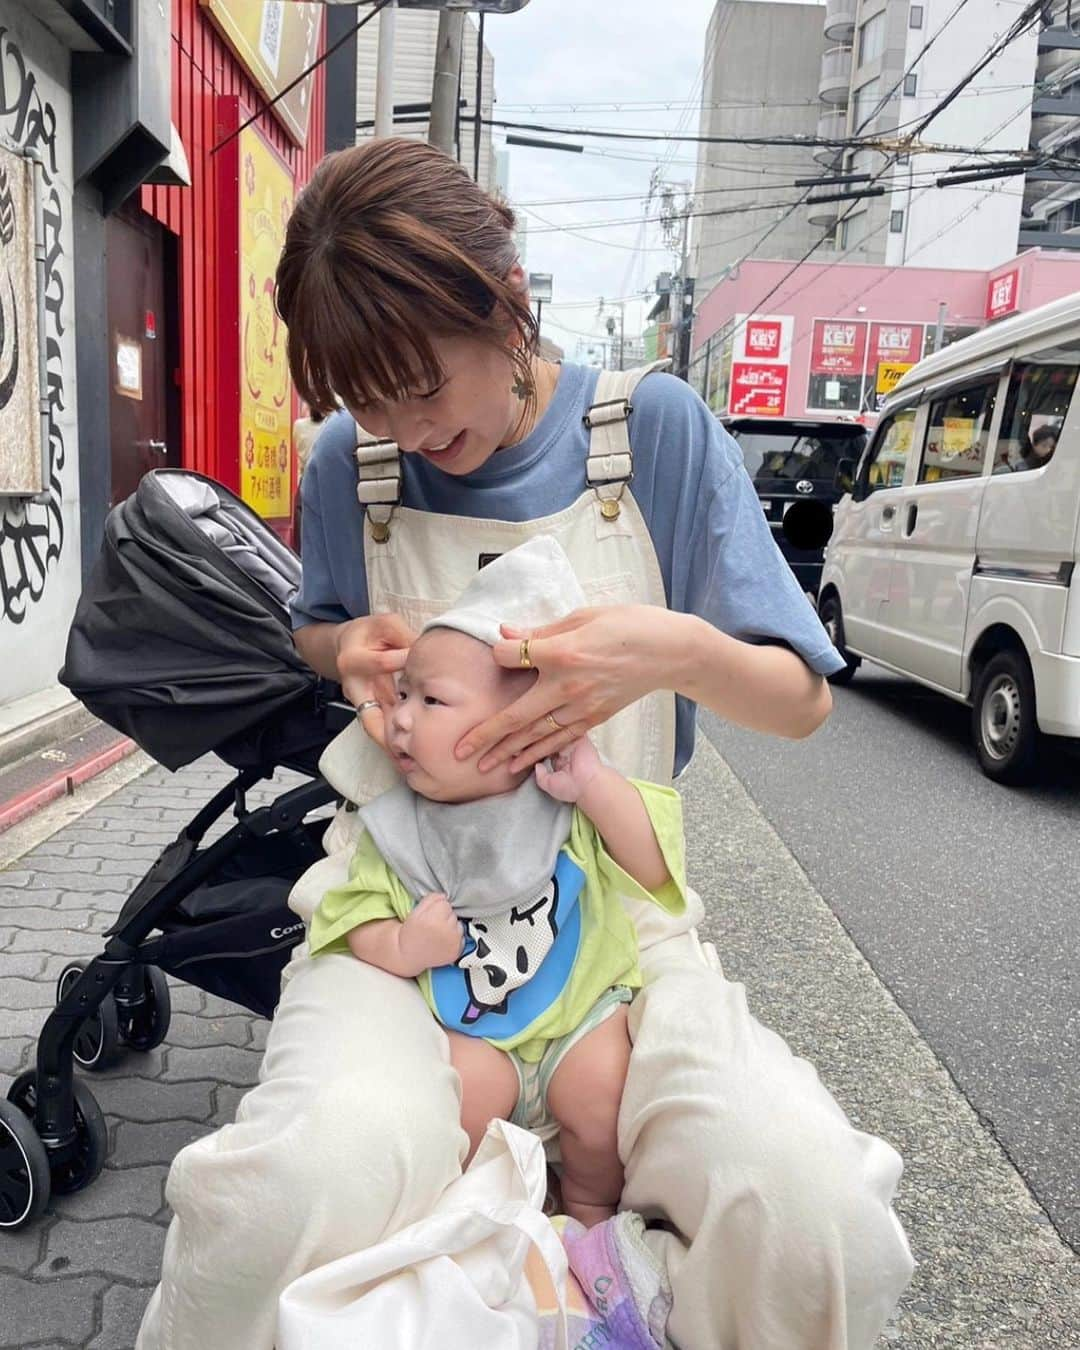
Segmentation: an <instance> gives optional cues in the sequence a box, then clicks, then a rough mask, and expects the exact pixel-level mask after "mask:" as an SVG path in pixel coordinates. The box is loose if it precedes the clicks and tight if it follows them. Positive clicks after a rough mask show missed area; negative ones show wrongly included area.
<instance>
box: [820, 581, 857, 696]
mask: <svg viewBox="0 0 1080 1350" xmlns="http://www.w3.org/2000/svg"><path fill="white" fill-rule="evenodd" d="M818 618H820V620H821V625H822V627H823V628H824V629H825V631H826V633H828V635H829V641H830V642H831V643H832V645H833V646H834V647H835V648H836V650H837V651H838V652H839V653H840V655H841V656H842V657H843V658H844V668H843V670H838V671H836V672H835V674H832V675H830V676H829V677H828V678H829V683H830V684H850V683H851V681H852V679H853V678H854V676H855V672H856V671H857V670H858V669H859V667H860V666H861V665H862V658H861V657H859V656H852V655H851V653H850V652H849V651H848V650H847V648H846V647H845V646H844V616H843V613H842V611H841V609H840V599H839V597H838V596H835V595H829V596H826V597H825V599H824V600H823V601H822V602H821V608H820V609H819V610H818Z"/></svg>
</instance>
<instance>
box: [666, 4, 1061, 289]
mask: <svg viewBox="0 0 1080 1350" xmlns="http://www.w3.org/2000/svg"><path fill="white" fill-rule="evenodd" d="M1018 9H1019V7H1018V6H1016V5H1012V4H1009V3H1006V0H968V3H966V4H965V5H964V7H963V10H962V12H960V11H957V10H956V7H955V5H952V4H948V3H946V0H921V3H916V2H915V0H826V3H825V4H818V5H814V4H810V5H796V4H778V3H769V2H768V0H719V3H718V4H717V6H716V9H715V10H714V12H713V15H712V20H711V22H710V25H709V30H708V34H707V37H706V50H705V71H706V77H705V81H704V86H703V95H702V112H701V128H702V132H703V134H707V135H735V136H744V137H746V138H751V137H753V138H760V137H769V136H775V135H778V134H782V135H793V136H799V135H808V136H816V137H817V138H819V139H823V140H825V139H827V140H833V141H844V140H850V139H851V138H854V137H858V136H862V137H866V136H878V137H882V138H885V139H886V140H888V139H890V138H895V136H896V135H897V134H898V133H899V134H901V135H902V134H903V133H904V132H905V131H908V130H910V129H911V128H913V127H915V126H917V125H918V124H919V122H920V120H921V119H924V118H926V117H927V116H928V115H929V114H930V113H932V112H934V110H935V109H936V108H937V106H938V104H939V103H940V102H941V100H942V98H943V96H944V95H945V94H946V93H947V92H948V91H949V90H951V89H952V88H953V86H954V85H955V84H956V83H957V81H958V80H959V79H960V78H961V76H963V75H964V74H965V73H966V72H967V71H968V70H970V69H971V68H972V67H973V65H974V64H975V63H976V61H977V59H978V58H979V57H981V56H982V55H983V53H985V52H986V51H987V50H988V49H989V48H990V47H991V45H992V44H993V43H994V42H995V41H996V40H997V39H998V38H999V37H1000V36H1001V35H1002V34H1003V33H1004V32H1005V31H1006V30H1007V29H1008V27H1009V24H1010V23H1011V22H1012V21H1013V20H1014V19H1015V18H1016V17H1017V13H1018ZM1068 12H1069V11H1068V5H1067V3H1066V0H1048V4H1047V7H1046V11H1045V13H1044V15H1043V16H1042V18H1041V19H1040V21H1039V23H1038V24H1036V25H1035V26H1033V27H1032V28H1031V29H1030V30H1029V31H1027V32H1025V33H1023V34H1022V35H1020V36H1019V37H1017V38H1015V39H1014V40H1013V41H1011V42H1010V43H1009V44H1008V45H1007V46H1006V47H1005V48H1004V50H1003V51H1001V52H1000V53H998V54H997V55H996V56H995V57H994V58H993V60H992V61H991V62H990V63H989V64H988V65H987V66H986V67H985V68H984V69H983V70H982V71H980V73H979V74H978V75H977V76H975V78H974V79H972V80H971V82H970V83H969V84H968V85H966V86H965V88H964V89H963V91H962V92H961V93H960V95H959V97H957V98H955V99H954V100H953V101H952V102H951V103H949V105H948V106H947V107H945V108H944V109H943V110H942V111H941V112H940V113H938V114H937V115H936V116H935V117H934V118H933V119H932V121H930V122H929V123H928V125H927V128H926V132H925V136H924V139H925V140H926V141H929V142H935V143H940V144H944V145H949V146H955V147H958V148H959V149H957V150H955V151H948V152H942V153H937V152H934V153H917V154H914V155H909V156H907V157H900V158H898V159H896V161H895V162H891V161H892V157H891V156H888V157H887V156H886V154H885V153H883V152H882V151H881V150H876V149H851V148H847V149H845V148H844V147H843V146H840V145H833V146H829V145H821V146H819V147H817V148H816V149H814V150H813V152H812V153H811V152H810V151H809V150H808V151H801V150H799V149H798V148H797V147H795V148H793V147H791V146H764V147H762V146H756V145H746V146H741V147H740V146H738V145H736V146H731V145H715V144H713V145H703V146H702V147H701V150H700V152H699V164H698V172H697V180H696V185H695V203H694V205H695V210H696V211H698V212H702V213H704V214H703V215H702V216H701V217H700V218H699V220H698V221H697V222H695V227H694V244H695V247H694V252H693V255H692V266H691V269H690V274H691V276H694V277H695V278H696V281H697V295H698V296H699V297H700V296H703V295H705V294H706V293H707V292H708V290H709V289H710V287H711V286H712V284H713V283H714V282H715V281H716V280H717V279H718V276H720V275H723V272H724V269H725V268H726V267H730V266H733V265H737V263H738V262H739V261H740V260H741V259H743V258H788V259H797V258H800V257H802V256H803V255H804V254H805V253H806V252H807V251H808V249H810V248H812V247H814V246H815V245H816V246H817V247H816V248H815V249H814V257H815V258H817V259H821V260H824V261H832V260H834V259H836V258H838V257H839V258H844V259H846V260H849V261H853V262H861V263H868V264H872V265H885V266H906V265H909V264H910V265H914V266H917V267H921V268H930V269H934V268H945V269H953V268H991V267H995V266H997V264H999V263H1001V262H1004V261H1005V260H1007V259H1009V258H1011V257H1012V256H1013V255H1014V254H1015V253H1016V252H1017V251H1018V250H1019V249H1022V248H1025V247H1042V248H1051V249H1071V248H1080V11H1078V13H1077V17H1076V18H1075V19H1074V20H1073V22H1072V26H1071V27H1070V25H1069V22H1068ZM924 49H925V50H924ZM965 149H966V150H970V151H974V152H976V153H975V154H974V155H972V154H966V155H965V154H964V153H963V152H962V151H963V150H965ZM1029 150H1030V151H1034V152H1038V153H1040V154H1043V155H1051V154H1052V155H1053V156H1054V157H1055V161H1054V164H1053V165H1052V166H1040V167H1039V168H1037V169H1033V170H1032V171H1031V172H1029V173H1028V174H1027V175H1026V176H1025V175H1019V176H1010V177H1002V178H998V179H988V180H983V181H978V182H969V183H962V184H954V185H950V186H948V187H945V188H940V187H938V186H937V184H936V181H935V180H936V179H937V178H938V177H941V176H943V175H945V174H947V173H949V172H955V171H956V169H957V166H958V165H963V166H965V167H977V166H978V165H979V163H980V162H981V161H982V159H984V158H985V156H986V154H987V153H989V152H998V154H1000V155H1001V156H1003V157H1005V158H1007V157H1008V156H1010V155H1015V154H1024V153H1026V152H1028V151H1029ZM1074 159H1075V160H1076V167H1075V168H1073V167H1072V165H1071V163H1070V161H1071V160H1074ZM883 171H884V172H883ZM815 175H816V176H818V177H820V178H828V177H836V178H848V179H849V182H848V184H847V185H846V187H847V188H852V189H857V188H858V187H859V186H860V185H861V184H865V183H867V182H868V180H869V179H877V177H878V175H880V182H875V183H874V184H873V186H879V187H883V188H884V189H885V191H884V192H883V193H881V194H880V195H874V196H868V197H866V198H864V199H862V200H858V199H850V200H845V201H831V202H829V201H823V202H819V203H816V204H815V203H814V202H813V201H811V202H809V203H807V204H805V205H802V206H799V207H798V208H797V209H795V210H790V209H789V207H790V204H791V203H792V202H793V201H794V200H796V199H798V198H799V197H800V196H801V195H803V193H804V192H805V190H806V189H805V188H803V187H796V186H795V184H796V181H797V180H805V179H809V178H812V177H814V176H815ZM843 190H845V185H843V184H832V185H830V184H827V183H826V184H823V185H821V186H820V187H818V188H817V189H815V190H814V191H813V193H812V194H811V195H812V196H815V197H816V196H820V197H827V196H830V195H833V194H835V193H836V192H838V191H843ZM774 199H775V200H776V201H777V202H783V203H787V204H788V205H786V206H781V207H778V208H777V209H776V210H775V211H774V210H772V209H771V206H769V204H770V203H771V201H772V200H774ZM755 204H756V205H757V206H762V207H768V209H763V210H761V211H758V210H754V211H753V212H752V213H749V214H747V213H745V209H746V208H747V207H752V206H755ZM714 209H715V210H718V211H726V212H727V213H728V214H717V215H711V214H709V213H710V212H711V211H712V210H714Z"/></svg>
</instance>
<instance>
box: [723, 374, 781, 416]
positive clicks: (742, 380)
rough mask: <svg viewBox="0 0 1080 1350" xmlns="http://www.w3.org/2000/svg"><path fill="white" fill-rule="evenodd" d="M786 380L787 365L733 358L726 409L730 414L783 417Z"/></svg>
mask: <svg viewBox="0 0 1080 1350" xmlns="http://www.w3.org/2000/svg"><path fill="white" fill-rule="evenodd" d="M787 382H788V368H787V366H786V365H776V364H773V365H769V364H767V363H765V362H754V361H734V362H732V366H731V389H730V393H729V395H728V410H729V412H730V413H731V415H732V416H733V417H783V415H784V413H785V411H786V409H787Z"/></svg>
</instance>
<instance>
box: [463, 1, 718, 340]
mask: <svg viewBox="0 0 1080 1350" xmlns="http://www.w3.org/2000/svg"><path fill="white" fill-rule="evenodd" d="M714 5H715V0H529V3H528V4H527V6H526V7H525V8H524V9H523V10H520V11H519V12H518V13H516V14H509V15H489V16H488V17H487V19H486V20H485V28H484V41H485V44H486V46H487V47H488V50H489V51H490V52H491V53H492V56H493V57H494V62H495V93H496V99H497V102H496V105H495V112H494V117H495V118H501V119H505V120H507V121H522V122H534V123H542V124H544V125H547V126H556V125H561V126H576V127H592V128H604V129H607V130H612V129H614V130H620V131H630V130H633V131H645V132H647V133H657V132H672V131H676V130H680V129H681V130H682V131H685V132H689V133H691V134H696V133H697V130H698V117H699V104H700V95H701V74H702V65H703V58H704V54H705V32H706V28H707V27H708V22H709V17H710V15H711V13H712V10H713V8H714ZM664 105H668V106H664ZM494 134H495V143H496V146H498V145H499V144H500V143H501V140H502V137H503V136H504V135H505V133H504V132H501V131H499V130H498V129H496V130H495V133H494ZM521 134H523V135H533V136H540V137H543V133H542V132H523V133H521ZM567 139H568V140H572V139H573V138H569V137H568V138H567ZM577 144H581V145H584V146H585V147H586V153H584V154H580V155H578V154H568V153H566V152H564V151H557V150H542V149H533V148H531V147H524V146H512V147H510V198H511V204H512V205H513V206H514V207H515V208H519V209H520V210H521V212H522V213H523V215H524V216H525V218H526V219H527V221H528V244H527V252H526V259H525V263H526V267H527V269H528V270H529V271H532V272H550V273H551V274H552V277H553V286H554V294H553V303H551V304H546V305H544V307H543V314H542V330H543V333H544V336H545V337H548V338H551V339H552V340H553V341H554V342H557V343H558V344H559V345H560V346H561V347H563V348H564V350H565V352H566V356H567V358H568V359H569V360H574V359H580V360H582V361H585V362H588V361H590V360H593V359H598V358H599V355H600V348H599V347H597V346H595V344H594V350H595V357H590V356H589V355H588V354H587V352H586V350H585V349H584V346H581V347H579V336H580V335H583V334H584V335H589V334H593V335H597V336H604V337H606V330H605V327H604V318H603V317H602V316H600V315H598V312H597V311H598V307H599V302H600V297H601V296H602V297H604V299H605V300H606V301H608V302H609V308H608V309H607V310H606V314H612V315H613V316H614V317H615V318H616V319H618V318H619V310H618V307H617V306H611V305H610V302H611V301H614V300H618V299H620V298H624V297H631V298H630V300H629V301H628V303H627V304H626V306H625V313H624V319H625V331H626V336H627V338H630V337H636V336H638V335H640V333H641V331H642V328H643V326H644V323H645V319H644V315H645V312H646V309H647V306H646V305H645V303H643V301H642V300H641V299H640V298H638V299H634V298H633V297H635V296H637V297H640V296H641V294H642V292H644V291H646V290H649V289H651V287H652V285H653V283H654V281H655V280H656V277H657V274H658V273H660V272H663V271H670V270H671V269H672V266H673V264H675V262H676V259H675V257H674V255H673V254H672V253H671V251H670V250H669V249H667V248H665V246H664V240H663V235H662V232H661V229H660V227H659V226H648V227H642V226H641V225H640V224H637V223H630V224H626V225H619V226H617V227H608V226H599V225H594V228H593V229H592V230H590V228H589V225H588V222H590V221H591V222H599V221H611V220H614V219H617V218H622V217H626V218H630V219H631V220H632V221H639V220H640V218H641V217H642V216H643V215H644V214H645V205H644V204H645V198H646V195H647V193H648V190H649V179H650V174H651V173H652V171H653V169H654V168H656V167H657V166H659V167H661V168H662V170H663V175H664V178H665V180H666V181H668V182H671V183H676V184H687V185H688V186H691V187H692V185H693V180H694V166H695V163H696V147H695V146H694V145H692V144H685V143H684V144H682V145H678V146H672V145H670V144H660V143H648V142H639V141H631V142H623V143H619V142H612V141H598V140H591V139H589V140H580V139H579V140H578V141H577ZM603 197H623V198H625V200H621V201H602V200H573V199H589V198H591V199H596V198H603ZM549 203H550V204H549ZM555 203H560V204H555ZM649 214H650V215H655V214H656V208H655V205H654V207H653V208H652V210H651V211H650V212H649ZM553 225H554V226H563V227H565V226H571V227H577V228H576V229H575V232H574V233H573V234H571V233H569V232H567V231H566V230H565V229H562V230H552V229H551V228H550V227H551V226H553ZM582 236H586V237H582ZM639 245H640V246H642V247H640V248H638V246H639ZM635 249H637V250H638V251H635Z"/></svg>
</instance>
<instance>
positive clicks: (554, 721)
mask: <svg viewBox="0 0 1080 1350" xmlns="http://www.w3.org/2000/svg"><path fill="white" fill-rule="evenodd" d="M544 721H545V722H550V724H551V725H552V726H553V727H554V728H555V730H556V731H565V730H566V728H565V727H564V726H563V724H562V723H561V722H560V721H559V720H558V718H557V717H556V716H555V714H554V713H545V714H544Z"/></svg>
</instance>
